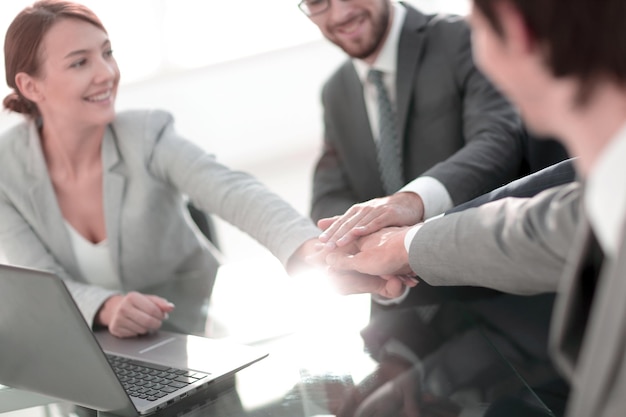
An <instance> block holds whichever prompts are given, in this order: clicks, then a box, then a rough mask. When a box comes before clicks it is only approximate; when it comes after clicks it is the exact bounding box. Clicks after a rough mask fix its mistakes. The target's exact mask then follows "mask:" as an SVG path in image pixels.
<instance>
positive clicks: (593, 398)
mask: <svg viewBox="0 0 626 417" xmlns="http://www.w3.org/2000/svg"><path fill="white" fill-rule="evenodd" d="M624 274H626V245H625V244H624V240H623V239H622V247H621V249H620V251H619V256H618V257H617V259H615V260H612V261H606V262H605V263H604V265H603V268H602V272H601V274H600V279H599V281H598V285H597V289H596V293H595V296H594V299H593V304H592V306H591V311H590V317H589V320H588V322H587V329H586V331H585V338H584V342H583V343H582V347H581V350H580V356H579V360H578V364H577V367H576V375H575V378H574V387H575V390H574V395H573V396H572V402H571V404H570V409H571V410H572V415H575V416H587V415H598V412H599V411H598V410H602V409H603V408H604V405H605V404H606V402H607V401H608V399H609V398H610V396H611V395H615V393H614V392H611V385H612V384H613V383H614V382H615V377H616V375H617V373H618V372H619V371H620V368H621V367H623V366H624V365H623V361H624V358H623V355H624V349H625V344H626V343H625V336H624V329H626V302H624V300H625V299H626V279H624Z"/></svg>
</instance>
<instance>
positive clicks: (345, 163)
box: [312, 5, 522, 220]
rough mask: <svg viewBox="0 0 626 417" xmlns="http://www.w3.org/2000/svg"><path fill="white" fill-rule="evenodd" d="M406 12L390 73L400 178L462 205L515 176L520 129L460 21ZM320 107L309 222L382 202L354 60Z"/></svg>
mask: <svg viewBox="0 0 626 417" xmlns="http://www.w3.org/2000/svg"><path fill="white" fill-rule="evenodd" d="M405 6H406V5H405ZM406 7H407V15H406V20H405V23H404V26H403V28H402V32H401V35H400V42H399V53H398V67H397V75H396V76H397V79H396V84H397V92H396V97H397V109H398V120H399V125H400V131H401V132H402V134H403V158H404V177H405V181H406V182H409V181H410V180H413V179H414V178H416V177H419V176H421V175H427V176H431V177H434V178H436V179H437V180H439V181H440V182H441V183H443V184H444V186H445V187H446V188H447V190H448V192H449V193H450V195H451V197H452V201H453V203H454V204H459V203H462V202H464V201H467V200H469V199H471V198H473V197H476V196H478V195H480V194H483V193H485V192H487V191H491V190H492V189H494V188H496V187H497V186H499V185H502V184H504V183H507V182H509V181H510V180H512V179H514V178H515V177H516V175H517V174H518V172H519V169H520V164H521V159H522V145H521V126H520V124H521V123H520V120H519V117H518V115H517V113H516V111H515V110H514V109H513V108H512V107H511V106H510V104H509V103H508V102H507V101H506V99H504V98H503V97H502V95H500V94H499V93H498V92H497V91H496V90H495V89H494V88H493V87H492V85H491V84H490V83H489V82H488V81H487V80H486V79H485V77H484V76H483V75H482V74H481V73H480V72H479V71H478V70H477V69H476V67H475V66H474V62H473V61H472V52H471V45H470V33H469V28H468V26H467V24H466V22H465V21H464V20H463V19H462V18H457V17H449V16H426V15H424V14H422V13H420V12H419V11H417V10H415V9H413V8H411V7H409V6H406ZM322 100H323V104H324V124H325V137H324V148H323V153H322V155H321V157H320V159H319V161H318V163H317V167H316V169H315V175H314V181H313V202H312V203H313V204H312V217H313V218H314V219H315V220H317V219H319V218H322V217H328V216H331V215H336V214H342V213H344V212H345V211H346V210H347V209H348V208H349V207H350V206H352V205H353V204H355V203H358V202H362V201H366V200H369V199H372V198H376V197H381V196H384V195H385V193H384V191H383V187H382V183H381V179H380V175H379V172H378V165H377V160H376V146H375V143H374V141H373V138H372V132H371V129H370V125H369V122H368V116H367V111H366V107H365V102H364V98H363V88H362V84H361V81H360V80H359V78H358V75H357V73H356V71H355V68H354V65H353V63H352V62H351V61H350V60H348V61H347V62H346V63H344V64H343V65H342V66H341V67H340V68H339V69H338V70H337V72H335V74H333V75H332V76H331V78H330V79H329V80H328V82H327V83H326V85H325V86H324V89H323V93H322Z"/></svg>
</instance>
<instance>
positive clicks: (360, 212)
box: [320, 202, 379, 246]
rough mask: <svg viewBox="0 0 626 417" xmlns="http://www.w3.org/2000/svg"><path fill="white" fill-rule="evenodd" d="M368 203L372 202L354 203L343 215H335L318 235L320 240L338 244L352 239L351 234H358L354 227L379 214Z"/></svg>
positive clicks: (365, 223) (361, 225)
mask: <svg viewBox="0 0 626 417" xmlns="http://www.w3.org/2000/svg"><path fill="white" fill-rule="evenodd" d="M370 204H372V203H370V202H368V203H363V204H357V205H354V206H352V207H351V208H350V209H349V210H348V211H347V212H346V213H345V214H344V215H342V216H339V217H335V218H334V219H335V220H334V221H333V222H332V224H331V225H330V226H328V227H327V228H326V229H325V230H324V233H322V234H321V235H320V240H321V241H322V242H326V243H329V244H331V245H334V244H337V245H338V246H341V245H344V244H347V243H350V242H351V241H353V240H354V236H351V235H352V234H353V233H355V232H356V235H355V236H358V231H357V230H356V229H358V228H359V227H363V226H366V225H368V224H369V223H370V222H371V221H372V220H373V219H375V218H376V217H378V215H379V211H377V210H376V208H375V207H373V206H371V205H370Z"/></svg>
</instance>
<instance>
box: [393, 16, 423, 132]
mask: <svg viewBox="0 0 626 417" xmlns="http://www.w3.org/2000/svg"><path fill="white" fill-rule="evenodd" d="M403 5H404V7H406V9H407V14H406V18H405V21H404V25H403V26H402V32H401V34H400V44H399V45H398V69H397V74H396V106H397V113H398V114H397V115H398V127H399V131H400V132H404V131H405V130H406V122H407V115H408V111H409V104H410V100H411V96H412V94H413V89H414V81H415V74H416V72H417V65H418V64H419V61H420V60H421V58H422V51H423V49H424V43H425V41H424V34H423V32H422V31H421V29H422V28H424V27H425V26H426V24H427V23H428V20H427V18H426V16H424V15H423V14H422V13H420V12H419V11H417V10H415V9H414V8H412V7H410V6H408V5H406V4H403ZM403 136H404V135H403Z"/></svg>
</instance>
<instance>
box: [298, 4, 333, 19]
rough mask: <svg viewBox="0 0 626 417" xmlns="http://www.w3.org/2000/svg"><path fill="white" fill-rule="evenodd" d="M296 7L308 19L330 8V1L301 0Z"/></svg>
mask: <svg viewBox="0 0 626 417" xmlns="http://www.w3.org/2000/svg"><path fill="white" fill-rule="evenodd" d="M298 7H299V8H300V10H302V12H303V13H304V14H305V15H307V16H308V17H311V16H315V15H318V14H322V13H324V12H325V11H326V10H328V9H329V8H330V0H302V1H301V2H300V3H298Z"/></svg>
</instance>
